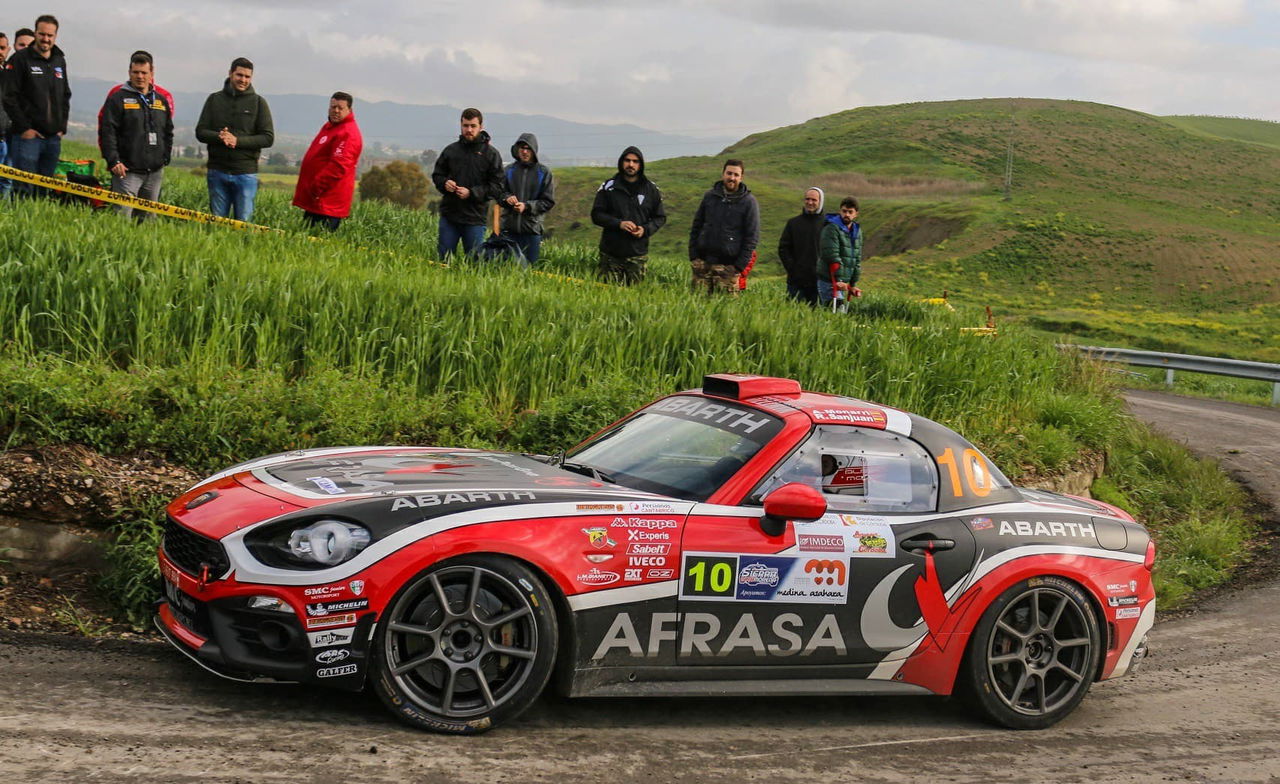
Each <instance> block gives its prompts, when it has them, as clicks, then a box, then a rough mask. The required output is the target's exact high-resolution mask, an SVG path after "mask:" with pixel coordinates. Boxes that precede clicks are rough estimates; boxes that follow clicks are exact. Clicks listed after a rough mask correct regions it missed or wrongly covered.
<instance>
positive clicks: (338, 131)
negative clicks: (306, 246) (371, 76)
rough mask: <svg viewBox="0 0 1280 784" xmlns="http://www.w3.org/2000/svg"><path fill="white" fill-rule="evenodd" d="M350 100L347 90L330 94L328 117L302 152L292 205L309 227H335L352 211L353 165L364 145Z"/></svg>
mask: <svg viewBox="0 0 1280 784" xmlns="http://www.w3.org/2000/svg"><path fill="white" fill-rule="evenodd" d="M353 103H354V99H353V98H352V97H351V94H350V93H341V92H339V93H334V94H333V96H332V97H330V98H329V121H328V122H326V123H325V124H324V125H323V126H321V128H320V132H319V133H317V134H316V138H315V139H313V140H312V142H311V146H310V147H309V148H307V154H306V155H304V156H302V165H301V166H300V167H299V169H298V186H297V187H296V188H295V189H294V191H293V206H295V207H299V208H301V209H302V219H303V221H304V222H306V224H307V225H308V226H309V227H312V226H321V227H323V228H326V229H328V230H329V231H337V229H338V224H340V223H341V222H342V219H343V218H345V217H347V216H348V215H350V214H351V197H352V195H353V194H354V193H355V190H356V169H357V167H359V165H360V153H361V152H362V151H363V149H364V139H363V137H362V136H361V135H360V126H358V125H356V116H355V113H354V112H352V110H351V107H352V104H353Z"/></svg>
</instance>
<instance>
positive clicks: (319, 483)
mask: <svg viewBox="0 0 1280 784" xmlns="http://www.w3.org/2000/svg"><path fill="white" fill-rule="evenodd" d="M306 481H308V482H310V483H312V484H314V485H315V486H316V487H318V488H320V489H321V490H323V491H324V492H326V493H328V494H329V495H342V494H343V493H345V492H346V491H345V490H343V489H342V488H341V487H338V483H337V482H335V481H333V480H332V479H330V478H329V477H327V476H309V477H307V479H306Z"/></svg>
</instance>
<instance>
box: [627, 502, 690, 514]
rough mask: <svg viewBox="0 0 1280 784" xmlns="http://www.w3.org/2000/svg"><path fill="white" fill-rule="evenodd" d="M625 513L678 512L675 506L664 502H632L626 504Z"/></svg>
mask: <svg viewBox="0 0 1280 784" xmlns="http://www.w3.org/2000/svg"><path fill="white" fill-rule="evenodd" d="M627 511H628V512H631V513H632V514H675V513H676V512H677V511H679V510H678V508H677V507H676V505H675V504H669V503H666V502H664V501H632V502H631V503H629V504H627Z"/></svg>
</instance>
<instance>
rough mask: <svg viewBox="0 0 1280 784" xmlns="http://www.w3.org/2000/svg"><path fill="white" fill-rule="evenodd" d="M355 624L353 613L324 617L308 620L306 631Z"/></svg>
mask: <svg viewBox="0 0 1280 784" xmlns="http://www.w3.org/2000/svg"><path fill="white" fill-rule="evenodd" d="M355 622H356V614H355V613H345V614H343V615H326V616H324V617H322V618H308V619H307V628H308V629H326V628H328V627H330V626H350V625H352V624H354V623H355Z"/></svg>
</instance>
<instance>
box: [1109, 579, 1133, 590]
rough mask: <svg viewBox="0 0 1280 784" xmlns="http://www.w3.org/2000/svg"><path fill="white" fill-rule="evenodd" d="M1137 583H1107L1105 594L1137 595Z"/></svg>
mask: <svg viewBox="0 0 1280 784" xmlns="http://www.w3.org/2000/svg"><path fill="white" fill-rule="evenodd" d="M1137 592H1138V581H1137V580H1130V581H1129V582H1127V583H1107V593H1137Z"/></svg>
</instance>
